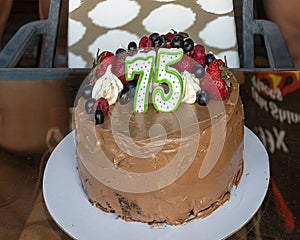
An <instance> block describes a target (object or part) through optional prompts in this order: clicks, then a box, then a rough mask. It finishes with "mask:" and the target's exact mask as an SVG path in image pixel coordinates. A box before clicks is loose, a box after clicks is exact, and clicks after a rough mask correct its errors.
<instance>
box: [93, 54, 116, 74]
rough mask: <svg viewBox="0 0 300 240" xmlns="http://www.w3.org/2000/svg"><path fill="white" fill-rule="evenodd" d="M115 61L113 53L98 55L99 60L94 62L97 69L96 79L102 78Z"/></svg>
mask: <svg viewBox="0 0 300 240" xmlns="http://www.w3.org/2000/svg"><path fill="white" fill-rule="evenodd" d="M98 52H99V50H98ZM114 61H115V56H114V54H113V53H112V52H109V51H104V52H101V53H100V54H98V53H97V60H96V62H94V67H96V77H97V78H100V77H101V76H102V75H103V74H104V73H105V72H106V69H107V67H108V66H109V65H113V64H114Z"/></svg>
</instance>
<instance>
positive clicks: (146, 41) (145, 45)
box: [139, 36, 152, 52]
mask: <svg viewBox="0 0 300 240" xmlns="http://www.w3.org/2000/svg"><path fill="white" fill-rule="evenodd" d="M139 48H141V49H144V50H145V51H146V52H148V51H150V50H151V48H152V41H151V39H150V38H148V37H147V36H144V37H142V38H141V39H140V41H139Z"/></svg>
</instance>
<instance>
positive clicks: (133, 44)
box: [127, 42, 137, 51]
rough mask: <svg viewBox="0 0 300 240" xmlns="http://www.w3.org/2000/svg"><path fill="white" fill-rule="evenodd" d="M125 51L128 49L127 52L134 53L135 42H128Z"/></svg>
mask: <svg viewBox="0 0 300 240" xmlns="http://www.w3.org/2000/svg"><path fill="white" fill-rule="evenodd" d="M127 49H128V51H135V50H136V49H137V44H136V42H130V43H128V46H127Z"/></svg>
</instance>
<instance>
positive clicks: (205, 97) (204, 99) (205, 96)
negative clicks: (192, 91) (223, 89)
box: [196, 90, 210, 106]
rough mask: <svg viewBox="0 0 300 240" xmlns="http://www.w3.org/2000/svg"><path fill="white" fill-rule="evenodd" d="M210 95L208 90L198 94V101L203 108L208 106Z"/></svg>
mask: <svg viewBox="0 0 300 240" xmlns="http://www.w3.org/2000/svg"><path fill="white" fill-rule="evenodd" d="M209 99H210V95H209V92H207V91H206V90H200V91H198V92H197V97H196V101H197V103H198V104H199V105H201V106H206V105H207V104H208V102H209Z"/></svg>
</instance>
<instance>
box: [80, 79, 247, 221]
mask: <svg viewBox="0 0 300 240" xmlns="http://www.w3.org/2000/svg"><path fill="white" fill-rule="evenodd" d="M231 82H232V84H233V88H232V92H231V94H230V96H229V98H228V99H226V100H225V101H214V100H211V101H210V102H209V104H208V105H207V106H200V105H198V104H192V105H188V104H183V103H182V104H181V105H180V106H179V108H178V109H177V110H176V111H175V112H174V113H158V112H156V110H155V109H154V108H153V106H152V105H151V104H150V105H149V110H148V112H147V113H138V114H137V113H133V110H132V109H133V103H132V102H129V103H128V104H126V105H120V104H119V103H118V102H117V103H116V104H115V105H113V106H111V107H110V111H109V113H108V115H106V116H105V120H104V123H103V124H101V125H95V122H94V119H93V117H94V116H93V114H87V113H86V111H85V108H84V105H85V101H86V100H85V99H83V98H82V97H80V98H79V99H78V104H77V106H76V108H75V111H74V120H75V130H76V139H75V142H76V152H77V160H78V171H79V174H80V178H81V181H82V185H83V188H84V191H85V192H86V194H87V196H88V198H89V200H90V202H91V203H93V204H95V205H96V206H98V207H99V208H101V209H102V210H104V211H106V212H114V213H115V214H117V215H118V216H120V217H121V218H123V219H125V220H127V221H141V222H147V223H162V222H166V223H168V224H171V225H174V224H181V223H184V222H186V221H187V220H188V219H192V218H195V217H204V216H207V215H208V214H210V213H211V212H212V211H214V210H215V209H216V208H217V207H219V206H220V205H222V204H223V203H224V202H225V201H226V200H228V199H229V197H230V189H231V188H232V186H233V185H237V184H238V181H239V179H240V176H241V174H242V170H243V130H244V126H243V125H244V112H243V105H242V103H241V100H240V97H239V85H238V83H237V81H236V79H235V78H234V76H231Z"/></svg>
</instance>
